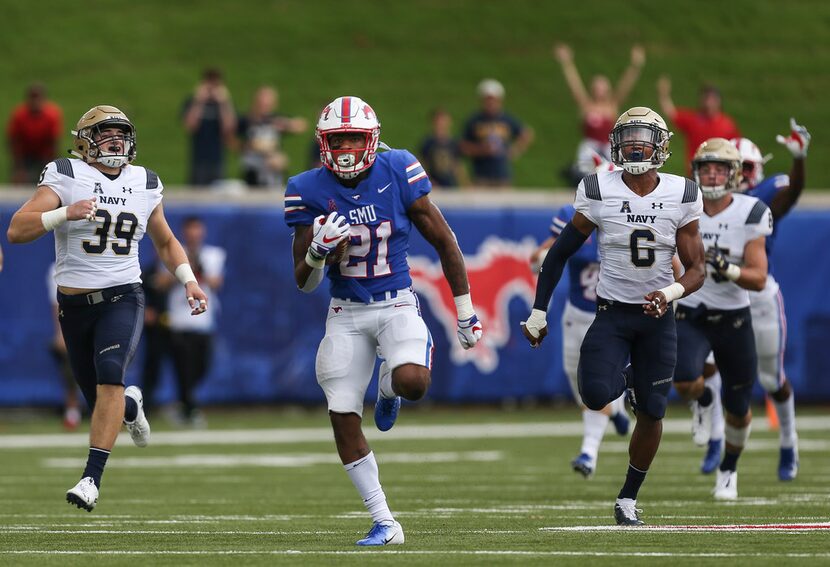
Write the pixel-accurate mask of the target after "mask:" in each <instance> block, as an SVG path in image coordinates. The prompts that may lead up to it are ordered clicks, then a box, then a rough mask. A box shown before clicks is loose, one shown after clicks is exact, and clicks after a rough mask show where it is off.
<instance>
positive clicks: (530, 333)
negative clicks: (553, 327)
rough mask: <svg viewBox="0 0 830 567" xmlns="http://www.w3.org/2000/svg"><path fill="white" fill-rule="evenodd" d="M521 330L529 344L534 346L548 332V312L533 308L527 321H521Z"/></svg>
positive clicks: (537, 344)
mask: <svg viewBox="0 0 830 567" xmlns="http://www.w3.org/2000/svg"><path fill="white" fill-rule="evenodd" d="M521 325H522V331H523V334H524V336H525V337H526V338H527V340H528V341H529V342H530V346H532V347H533V348H536V347H538V346H539V344H540V343H541V342H542V340H543V339H544V338H545V337H546V336H547V334H548V314H547V313H545V312H544V311H542V310H541V309H533V310H532V311H531V312H530V317H528V318H527V321H522V322H521Z"/></svg>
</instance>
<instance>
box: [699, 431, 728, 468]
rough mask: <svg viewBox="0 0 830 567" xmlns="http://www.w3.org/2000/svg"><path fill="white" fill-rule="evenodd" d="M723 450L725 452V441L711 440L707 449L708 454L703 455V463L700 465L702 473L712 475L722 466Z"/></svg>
mask: <svg viewBox="0 0 830 567" xmlns="http://www.w3.org/2000/svg"><path fill="white" fill-rule="evenodd" d="M721 450H723V439H710V440H709V447H708V448H707V449H706V454H705V455H703V461H702V462H701V463H700V472H702V473H703V474H712V473H713V472H715V469H716V468H718V465H719V464H720V456H721Z"/></svg>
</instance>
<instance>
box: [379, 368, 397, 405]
mask: <svg viewBox="0 0 830 567" xmlns="http://www.w3.org/2000/svg"><path fill="white" fill-rule="evenodd" d="M378 390H379V391H380V397H381V398H387V399H388V398H394V397H396V396H397V394H396V393H395V390H393V389H392V371H391V370H389V365H387V364H386V361H385V360H384V361H383V362H381V363H380V368H379V369H378Z"/></svg>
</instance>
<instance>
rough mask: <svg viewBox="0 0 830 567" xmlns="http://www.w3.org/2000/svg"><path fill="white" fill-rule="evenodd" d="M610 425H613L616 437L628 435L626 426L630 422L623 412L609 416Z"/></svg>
mask: <svg viewBox="0 0 830 567" xmlns="http://www.w3.org/2000/svg"><path fill="white" fill-rule="evenodd" d="M611 423H613V424H614V429H616V430H617V435H628V426H629V425H630V424H631V421H630V420H629V419H628V416H627V415H625V410H623V411H620V412H617V413H615V414H614V415H612V416H611Z"/></svg>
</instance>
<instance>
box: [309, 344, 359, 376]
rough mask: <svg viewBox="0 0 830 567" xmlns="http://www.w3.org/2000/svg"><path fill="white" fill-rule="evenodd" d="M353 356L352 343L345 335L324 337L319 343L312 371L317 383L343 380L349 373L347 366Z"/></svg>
mask: <svg viewBox="0 0 830 567" xmlns="http://www.w3.org/2000/svg"><path fill="white" fill-rule="evenodd" d="M353 356H354V349H353V348H352V342H351V340H350V339H349V337H348V336H346V335H326V336H325V337H323V340H322V341H320V347H319V348H318V349H317V358H316V360H315V363H314V369H315V371H316V373H317V382H320V383H322V382H325V381H326V380H331V379H332V378H344V377H345V376H346V375H348V373H349V365H350V364H351V362H352V358H353Z"/></svg>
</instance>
